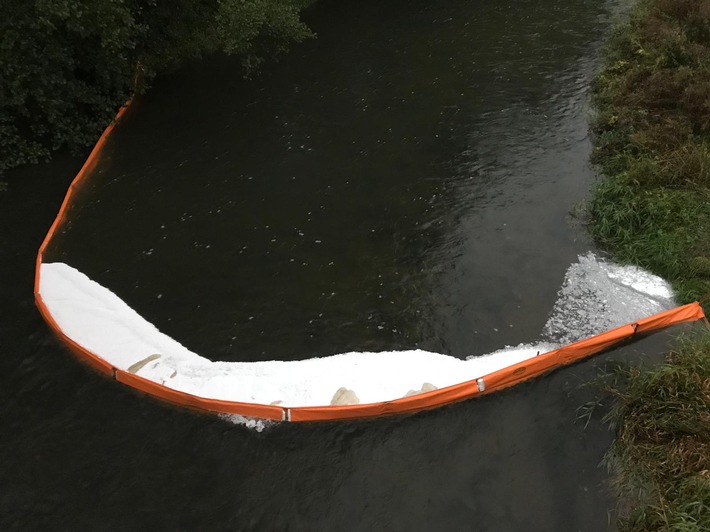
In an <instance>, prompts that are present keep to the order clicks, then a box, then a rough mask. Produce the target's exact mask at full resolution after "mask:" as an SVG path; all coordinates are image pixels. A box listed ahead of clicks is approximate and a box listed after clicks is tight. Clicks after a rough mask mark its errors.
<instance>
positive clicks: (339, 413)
mask: <svg viewBox="0 0 710 532" xmlns="http://www.w3.org/2000/svg"><path fill="white" fill-rule="evenodd" d="M129 103H130V102H127V103H126V105H124V106H123V107H122V108H121V110H120V111H119V112H118V114H117V116H116V119H115V120H114V121H113V122H112V123H111V124H110V125H109V126H108V127H107V128H106V130H105V131H104V132H103V134H102V135H101V137H100V138H99V140H98V142H97V143H96V146H94V149H93V150H92V152H91V154H90V155H89V158H88V159H87V161H86V163H85V164H84V166H83V167H82V168H81V170H80V171H79V173H78V174H77V176H76V177H75V178H74V180H73V181H72V184H71V186H70V187H69V190H68V191H67V194H66V196H65V198H64V201H63V203H62V206H61V208H60V209H59V213H58V214H57V217H56V219H55V220H54V222H53V223H52V226H51V227H50V229H49V232H48V233H47V236H46V237H45V239H44V241H43V242H42V245H41V247H40V249H39V252H38V254H37V261H36V266H35V286H34V292H35V302H36V304H37V307H38V309H39V311H40V313H41V314H42V316H43V318H44V319H45V320H46V322H47V324H48V325H49V326H50V328H51V329H52V330H53V331H54V333H55V334H56V335H57V336H58V337H59V339H60V340H61V341H62V342H64V344H66V346H67V347H68V348H69V349H71V350H72V351H73V352H74V353H75V354H76V355H77V356H79V357H80V358H82V359H83V360H85V361H86V362H87V363H89V364H90V365H91V366H92V367H94V368H96V369H97V370H99V371H100V372H102V373H104V374H106V375H109V376H111V377H113V378H114V379H116V380H117V381H119V382H122V383H124V384H126V385H128V386H130V387H132V388H135V389H137V390H140V391H142V392H145V393H147V394H149V395H152V396H155V397H158V398H160V399H163V400H165V401H168V402H171V403H174V404H177V405H181V406H186V407H191V408H195V409H198V410H204V411H208V412H216V413H225V414H239V415H243V416H249V417H256V418H263V419H271V420H277V421H326V420H344V419H355V418H365V417H378V416H384V415H390V414H404V413H411V412H417V411H420V410H426V409H430V408H435V407H438V406H443V405H446V404H449V403H455V402H458V401H462V400H464V399H469V398H472V397H476V396H479V395H485V394H488V393H491V392H494V391H497V390H502V389H504V388H507V387H509V386H513V385H515V384H518V383H520V382H523V381H526V380H529V379H532V378H534V377H537V376H538V375H541V374H543V373H547V372H549V371H551V370H553V369H556V368H559V367H561V366H564V365H567V364H571V363H572V362H576V361H578V360H582V359H584V358H587V357H589V356H591V355H594V354H596V353H599V352H601V351H604V350H605V349H608V348H610V347H612V346H614V345H617V344H619V343H621V342H623V341H625V340H628V339H630V338H632V337H633V336H634V335H636V334H641V333H647V332H650V331H654V330H658V329H661V328H665V327H668V326H670V325H674V324H678V323H686V322H693V321H697V320H700V319H703V318H705V315H704V313H703V309H702V307H701V305H700V303H697V302H696V303H691V304H689V305H685V306H682V307H677V308H674V309H671V310H668V311H666V312H662V313H660V314H655V315H653V316H649V317H648V318H644V319H641V320H638V321H637V322H634V323H630V324H628V325H624V326H622V327H617V328H616V329H612V330H610V331H607V332H605V333H602V334H598V335H596V336H592V337H591V338H587V339H584V340H581V341H579V342H575V343H572V344H569V345H566V346H563V347H560V348H558V349H555V350H553V351H550V352H548V353H544V354H541V355H538V356H536V357H534V358H531V359H528V360H525V361H523V362H520V363H518V364H514V365H511V366H508V367H506V368H503V369H501V370H498V371H495V372H493V373H489V374H487V375H482V376H481V377H478V378H476V379H473V380H470V381H466V382H461V383H459V384H454V385H452V386H448V387H445V388H440V389H437V390H433V391H430V392H425V393H421V394H418V395H413V396H410V397H402V398H399V399H394V400H392V401H384V402H379V403H368V404H358V405H344V406H340V405H325V406H304V407H286V406H280V405H279V406H277V405H265V404H257V403H245V402H237V401H227V400H219V399H211V398H207V397H200V396H196V395H191V394H188V393H185V392H182V391H179V390H175V389H173V388H170V387H168V386H165V385H163V384H159V383H157V382H154V381H151V380H148V379H145V378H143V377H140V376H138V375H135V374H133V373H129V372H127V371H124V370H122V369H120V368H117V367H115V366H114V365H112V364H111V363H110V362H108V361H106V360H105V359H104V358H102V357H101V356H99V355H98V354H96V353H94V352H92V351H90V350H89V349H87V348H86V347H84V346H82V345H80V344H79V343H78V342H76V341H75V340H74V339H72V338H70V337H69V336H68V335H67V334H65V333H64V331H63V330H62V329H61V327H60V326H59V325H58V324H57V322H56V320H55V319H54V317H53V316H52V313H51V312H50V310H49V309H48V307H47V305H46V304H45V303H44V301H43V299H42V295H41V293H40V269H41V265H42V257H43V254H44V251H45V249H46V247H47V245H48V244H49V242H50V241H51V240H52V237H53V235H54V233H55V231H56V230H57V227H58V226H59V225H60V224H61V223H62V221H63V219H64V217H65V215H66V211H67V209H68V208H69V206H70V205H71V202H72V199H73V197H74V189H75V188H76V187H77V185H79V184H80V182H81V181H82V180H84V179H85V178H86V177H87V175H88V174H89V172H90V170H91V169H92V168H93V167H94V165H95V164H96V161H97V159H98V156H99V153H100V151H101V148H102V147H103V145H104V144H105V142H106V139H107V137H108V135H109V134H110V132H111V130H112V129H113V127H114V125H115V123H116V121H117V120H118V119H120V117H121V116H122V115H123V113H124V112H125V110H126V108H127V106H128V104H129Z"/></svg>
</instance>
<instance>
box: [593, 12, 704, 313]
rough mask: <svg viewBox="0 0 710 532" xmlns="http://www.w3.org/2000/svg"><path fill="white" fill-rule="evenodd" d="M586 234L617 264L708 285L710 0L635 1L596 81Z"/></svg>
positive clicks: (695, 292)
mask: <svg viewBox="0 0 710 532" xmlns="http://www.w3.org/2000/svg"><path fill="white" fill-rule="evenodd" d="M593 94H594V105H595V108H596V109H597V116H596V117H595V119H594V121H593V124H592V129H593V130H594V132H595V149H594V153H593V156H592V160H593V162H594V163H596V164H597V165H598V166H599V168H600V169H601V171H602V173H603V174H605V176H606V179H604V180H602V181H601V182H600V183H599V184H598V185H597V186H596V188H595V190H594V192H593V199H592V201H591V203H590V216H591V224H590V227H591V231H592V235H593V236H594V237H595V239H596V240H597V242H599V244H600V245H601V246H602V247H604V248H606V249H608V250H609V251H611V252H612V253H613V254H614V255H615V257H616V258H617V259H618V260H620V261H621V262H625V263H631V264H637V265H639V266H642V267H644V268H647V269H649V270H651V271H652V272H654V273H656V274H658V275H661V276H663V277H665V278H667V279H669V280H670V281H671V282H672V283H673V285H674V288H675V289H676V291H677V293H678V298H679V300H680V301H682V302H689V301H692V300H696V299H699V298H700V297H702V295H703V294H705V293H706V292H708V291H710V259H708V257H710V0H641V2H640V3H639V4H638V5H637V7H636V8H635V10H634V11H633V13H632V14H631V17H630V20H629V22H628V23H626V24H624V25H623V26H621V27H619V28H618V29H617V31H616V32H615V34H614V35H613V37H612V39H611V41H610V44H609V46H608V48H607V55H606V60H605V66H604V68H603V70H602V71H601V72H600V73H599V75H598V76H597V78H596V80H595V84H594V92H593Z"/></svg>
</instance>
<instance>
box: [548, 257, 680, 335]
mask: <svg viewBox="0 0 710 532" xmlns="http://www.w3.org/2000/svg"><path fill="white" fill-rule="evenodd" d="M675 306H676V304H675V301H674V300H673V289H672V288H671V286H670V284H669V283H668V282H666V281H664V280H663V279H661V278H660V277H657V276H655V275H652V274H650V273H649V272H647V271H646V270H642V269H641V268H638V267H636V266H619V265H618V264H613V263H610V262H607V261H604V260H602V259H598V258H597V257H596V256H595V255H594V254H592V253H588V254H587V255H585V256H580V257H579V262H577V263H575V264H572V265H571V266H570V267H569V269H568V270H567V273H566V275H565V280H564V284H563V285H562V288H561V289H560V291H559V293H558V298H557V302H556V303H555V306H554V308H553V309H552V313H551V315H550V318H549V319H548V321H547V323H546V324H545V328H544V331H543V337H544V338H545V339H546V340H549V341H551V342H554V343H558V344H560V345H564V344H569V343H572V342H576V341H578V340H581V339H583V338H588V337H589V336H593V335H595V334H599V333H602V332H604V331H608V330H609V329H613V328H615V327H619V326H621V325H624V324H626V323H632V322H634V321H636V320H638V319H641V318H644V317H646V316H651V315H652V314H657V313H659V312H663V311H664V310H669V309H672V308H674V307H675Z"/></svg>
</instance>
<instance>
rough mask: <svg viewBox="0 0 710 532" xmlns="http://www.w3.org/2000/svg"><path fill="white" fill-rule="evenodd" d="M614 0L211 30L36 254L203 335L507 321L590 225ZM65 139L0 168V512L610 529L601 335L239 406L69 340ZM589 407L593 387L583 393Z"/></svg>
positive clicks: (214, 521) (92, 526) (368, 6)
mask: <svg viewBox="0 0 710 532" xmlns="http://www.w3.org/2000/svg"><path fill="white" fill-rule="evenodd" d="M622 3H623V2H620V1H617V0H613V1H609V2H603V1H583V0H567V1H561V0H544V1H538V2H525V1H521V2H510V3H505V2H504V3H501V2H493V1H487V0H477V1H468V2H465V1H460V0H452V1H447V2H443V1H437V2H431V1H426V2H425V1H406V2H405V1H394V0H392V1H389V2H375V1H364V2H363V1H360V2H354V1H341V2H335V1H332V0H331V1H328V0H322V2H321V3H320V4H319V5H317V6H316V8H314V9H312V10H311V11H310V12H309V13H308V14H307V19H308V21H309V24H310V25H311V26H312V27H313V29H314V30H315V31H316V32H317V34H318V38H317V39H315V40H312V41H309V42H307V43H304V44H303V45H300V46H297V47H295V49H294V50H293V51H292V52H290V53H289V54H288V55H286V56H283V57H282V58H281V60H280V61H279V62H278V63H271V64H268V65H266V66H265V67H264V68H263V70H262V72H261V73H260V75H259V76H257V77H255V78H254V79H252V80H243V79H242V78H241V73H240V70H239V66H238V62H235V61H234V60H232V59H228V58H220V57H216V58H208V59H206V60H204V61H201V62H199V63H195V64H191V65H188V66H186V67H185V68H183V69H181V70H180V71H178V72H176V73H174V74H171V75H167V76H164V77H163V78H161V79H160V80H158V81H157V82H156V83H155V84H154V87H153V89H152V90H151V91H150V92H149V93H148V94H147V95H146V96H144V97H140V98H138V99H137V101H136V102H135V104H134V105H133V106H132V107H131V108H130V109H129V111H128V113H127V115H126V118H125V119H124V120H123V121H122V122H121V124H120V125H119V126H118V128H117V129H116V130H115V132H114V134H113V135H112V137H111V139H110V142H109V143H108V145H107V148H106V150H105V152H104V154H103V156H102V160H101V163H100V165H99V167H98V168H97V169H96V171H95V172H94V174H93V175H92V176H91V178H90V180H89V182H88V184H87V185H86V187H85V188H84V189H82V190H81V192H80V201H78V202H77V203H76V204H75V206H74V207H73V208H72V209H71V210H70V213H69V220H68V221H67V223H66V224H65V225H64V226H63V227H62V231H61V232H60V233H59V234H58V235H57V238H56V239H55V240H54V242H53V244H52V246H51V247H50V249H49V251H48V253H47V255H46V260H47V261H54V260H59V261H64V262H67V263H68V264H70V265H72V266H74V267H76V268H78V269H79V270H81V271H83V272H84V273H86V274H87V275H89V277H91V278H93V279H95V280H97V281H99V282H100V283H101V284H103V285H104V286H106V287H108V288H110V289H111V290H113V291H114V292H116V293H117V294H118V295H119V296H120V297H121V298H123V299H124V300H125V301H126V302H128V303H129V304H130V305H131V306H132V307H133V308H135V309H136V310H137V311H138V312H139V313H140V314H142V315H143V316H144V317H145V318H146V319H148V320H149V321H151V322H153V323H155V324H156V325H157V326H158V327H159V328H160V329H161V330H162V331H163V332H165V333H167V334H169V335H171V336H173V337H174V338H176V339H177V340H179V341H180V342H182V343H183V344H184V345H186V346H187V347H188V348H190V349H191V350H193V351H196V352H198V353H200V354H203V355H205V356H207V357H209V358H212V359H214V360H268V359H273V358H277V359H299V358H310V357H313V356H323V355H328V354H333V353H339V352H346V351H350V350H360V351H364V350H371V351H378V350H386V349H408V348H414V347H420V348H423V349H427V350H431V351H437V352H441V353H447V354H451V355H454V356H458V357H464V356H466V355H475V354H482V353H486V352H489V351H491V350H494V349H497V348H500V347H503V346H505V345H515V344H518V343H520V342H532V341H535V340H537V339H538V338H539V337H540V333H541V330H542V327H543V325H544V323H545V321H546V319H547V317H548V314H549V312H550V310H551V309H552V306H553V304H554V302H555V299H556V293H557V291H558V289H559V288H560V285H561V283H562V280H563V277H564V272H565V270H566V269H567V267H568V266H569V265H570V263H572V262H574V261H575V260H576V258H577V255H578V254H580V253H584V252H586V251H587V250H589V249H590V248H591V243H590V242H589V240H588V237H587V236H586V233H585V231H584V228H583V227H581V226H580V225H579V224H577V223H575V222H574V218H573V217H572V216H571V215H570V212H572V211H574V209H575V206H576V205H577V204H578V203H580V202H581V201H583V200H584V199H585V197H586V195H587V193H588V190H589V188H590V186H591V184H592V183H593V180H594V173H593V170H592V169H591V168H590V167H589V164H588V158H589V152H590V141H589V137H588V114H589V112H590V111H589V104H588V90H589V83H590V80H591V77H592V75H593V73H594V70H595V68H596V65H597V61H598V52H599V46H600V44H601V43H602V42H603V39H604V37H605V35H606V34H607V32H608V30H609V27H610V23H611V20H612V19H613V15H614V13H615V12H617V11H618V10H619V9H620V5H621V4H622ZM80 166H81V161H80V160H78V159H76V158H70V157H57V158H56V159H55V161H54V162H53V163H52V164H49V165H44V166H39V167H32V168H25V169H21V170H19V171H17V172H15V173H14V174H12V175H11V176H9V177H10V190H9V191H8V192H6V193H4V194H1V195H0V223H1V224H2V226H1V229H2V231H1V232H0V237H1V238H2V240H1V241H0V244H1V247H0V254H2V260H1V261H0V275H2V280H3V285H2V286H3V303H2V304H1V308H2V311H1V315H2V321H1V328H0V342H1V344H0V345H2V347H3V349H2V357H0V398H2V405H3V406H2V408H1V409H0V431H1V435H2V438H1V439H0V444H1V445H2V446H1V447H0V486H2V490H0V529H2V530H9V529H17V530H45V529H52V530H97V529H100V530H132V529H138V530H144V529H145V530H148V529H151V530H152V529H161V530H163V529H165V530H176V529H177V530H474V529H475V530H492V531H498V530H502V531H505V530H526V531H530V530H540V531H550V530H555V531H568V530H569V531H573V530H574V531H577V530H584V531H598V530H605V529H608V527H609V525H608V523H609V520H610V519H611V517H610V515H611V509H612V508H613V506H614V501H613V498H612V497H611V495H610V493H609V491H608V489H607V486H606V482H607V475H606V472H605V470H604V469H603V468H600V467H599V462H600V461H601V458H602V455H603V453H604V451H605V449H606V447H607V446H608V444H609V442H610V441H611V438H612V434H611V433H610V432H609V431H608V430H607V429H606V428H605V427H604V426H603V425H602V424H601V423H600V420H599V417H600V414H599V413H595V415H594V416H592V418H591V419H590V420H589V423H588V425H586V427H585V423H584V422H580V421H579V420H576V409H577V408H578V407H579V406H580V405H581V404H583V403H584V402H586V401H589V400H591V399H593V398H594V397H595V391H594V390H593V389H590V388H588V387H584V386H583V384H584V383H585V382H586V381H588V380H589V379H591V378H592V377H594V376H595V375H597V374H598V372H599V370H598V367H599V366H601V365H604V364H606V362H607V361H608V360H609V358H610V357H611V358H614V359H622V360H632V359H636V358H638V356H639V353H641V352H646V353H653V352H655V351H658V350H659V349H660V348H661V346H662V343H663V342H662V338H660V337H655V338H650V339H647V340H644V341H642V342H639V343H636V344H634V345H633V346H629V347H627V348H625V349H620V350H617V351H615V352H613V353H611V354H609V355H605V356H603V357H599V358H597V359H594V360H592V361H588V362H585V363H582V364H578V365H576V366H574V367H572V368H568V369H564V370H561V371H558V372H556V373H553V374H552V375H549V376H546V377H543V378H540V379H537V380H535V381H533V382H530V383H527V384H523V385H520V386H518V387H516V388H514V389H511V390H508V391H505V392H501V393H498V394H494V395H492V396H487V397H484V398H482V399H478V400H473V401H468V402H466V403H462V404H458V405H453V406H450V407H446V408H442V409H438V410H435V411H432V412H426V413H421V414H418V415H414V416H408V417H397V418H390V419H381V420H375V421H368V422H349V423H327V424H310V425H286V424H282V425H277V426H274V427H271V428H269V429H267V430H266V431H264V432H261V433H257V432H254V431H251V430H248V429H246V428H244V427H242V426H239V425H232V424H230V423H227V422H225V421H222V420H220V419H217V418H214V417H212V416H205V415H200V414H196V413H192V412H189V411H186V410H183V409H179V408H173V407H171V406H168V405H165V404H162V403H159V402H156V401H154V400H152V399H149V398H146V397H144V396H141V395H140V394H138V393H135V392H133V391H131V390H129V389H127V388H125V387H123V386H122V385H119V384H117V383H115V382H112V381H108V380H106V379H104V378H102V377H101V376H99V375H98V374H96V373H94V372H92V371H91V370H89V369H87V368H86V367H85V366H83V365H82V364H81V363H79V362H78V361H76V360H75V359H74V358H73V357H72V356H71V355H70V354H69V353H68V352H67V351H66V350H65V349H64V348H63V347H62V346H61V345H60V344H59V343H58V342H57V341H56V340H55V339H54V338H53V337H52V336H51V334H50V333H49V331H48V328H47V327H46V325H45V324H44V322H43V321H42V320H41V318H40V317H39V314H38V313H37V312H36V310H35V308H34V306H33V299H32V282H33V267H34V263H33V261H34V254H35V253H36V250H37V248H38V247H39V244H40V242H41V239H42V238H43V236H44V233H45V232H46V230H47V229H48V228H49V225H50V224H51V221H52V219H53V217H54V215H55V213H56V211H57V209H58V208H59V205H60V203H61V199H62V197H63V195H64V191H65V190H66V187H67V186H68V183H69V182H70V181H71V178H72V177H73V175H74V174H75V173H76V172H77V171H78V169H79V167H80ZM602 410H603V409H602Z"/></svg>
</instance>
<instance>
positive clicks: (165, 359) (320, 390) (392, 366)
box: [40, 254, 672, 430]
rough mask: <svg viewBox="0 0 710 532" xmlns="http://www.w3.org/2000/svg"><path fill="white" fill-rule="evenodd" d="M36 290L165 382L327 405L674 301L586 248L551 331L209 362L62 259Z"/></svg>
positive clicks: (190, 389)
mask: <svg viewBox="0 0 710 532" xmlns="http://www.w3.org/2000/svg"><path fill="white" fill-rule="evenodd" d="M40 293H41V295H42V299H43V300H44V303H45V304H46V306H47V308H48V310H49V311H50V313H51V314H52V316H53V317H54V319H55V320H56V322H57V324H58V325H59V327H60V328H61V329H62V331H64V333H65V334H66V335H67V336H68V337H70V338H71V339H72V340H74V341H75V342H77V343H78V344H79V345H81V346H83V347H84V348H86V349H87V350H89V351H91V352H92V353H94V354H96V355H98V356H100V357H101V358H103V359H104V360H106V361H108V362H109V363H110V364H112V365H113V366H115V367H117V368H119V369H122V370H124V371H129V368H130V369H131V370H132V371H134V372H135V373H136V374H138V375H140V376H141V377H144V378H147V379H149V380H151V381H154V382H157V383H159V384H162V385H164V386H167V387H168V388H172V389H175V390H179V391H182V392H186V393H189V394H193V395H197V396H201V397H205V398H213V399H222V400H228V401H240V402H248V403H261V404H267V405H268V404H278V405H279V406H284V407H298V406H323V405H329V404H330V402H331V399H332V398H333V396H334V394H335V393H336V391H337V390H338V389H339V388H341V387H345V388H348V389H350V390H353V391H354V392H355V394H356V395H357V397H358V398H359V400H360V404H365V403H374V402H382V401H389V400H393V399H397V398H400V397H403V396H405V395H406V394H407V392H408V391H409V390H419V389H421V388H422V385H423V384H424V383H431V384H433V385H434V386H436V387H437V388H443V387H446V386H450V385H453V384H457V383H460V382H464V381H469V380H473V379H476V378H478V377H481V376H483V375H486V374H488V373H491V372H493V371H497V370H499V369H501V368H504V367H506V366H509V365H512V364H516V363H518V362H521V361H523V360H527V359H529V358H532V357H534V356H536V355H537V354H539V353H545V352H547V351H550V350H552V349H554V348H555V347H557V346H558V345H559V343H560V342H564V343H566V342H567V341H571V340H570V338H573V339H575V340H576V339H579V338H581V337H584V336H590V335H592V334H596V333H599V332H602V331H604V330H606V329H608V328H610V326H609V324H613V325H611V326H616V325H622V324H624V323H628V322H630V321H633V320H637V319H640V318H642V317H645V316H647V315H650V314H653V313H655V312H658V311H660V310H663V308H666V307H668V308H670V305H671V304H672V300H671V297H672V294H671V292H670V289H669V287H668V285H667V284H666V283H664V282H663V281H662V280H660V279H659V278H657V277H654V276H651V275H650V274H648V273H647V272H645V271H643V270H639V269H638V268H622V267H619V266H616V265H612V264H609V263H605V262H603V261H597V260H596V258H595V257H594V256H593V255H591V254H590V255H588V256H586V257H580V262H579V263H578V264H575V265H572V267H571V268H570V271H569V272H568V274H567V278H566V280H565V285H564V286H563V288H562V290H561V292H560V300H559V301H558V303H557V304H556V305H555V309H554V311H553V314H552V317H551V318H550V321H549V322H548V324H547V326H546V328H545V332H546V336H547V338H548V339H549V340H550V341H546V342H541V343H537V344H531V345H520V346H517V347H512V348H511V347H507V348H505V349H501V350H499V351H496V352H494V353H491V354H489V355H484V356H475V357H469V358H468V359H466V360H461V359H458V358H454V357H451V356H447V355H442V354H438V353H431V352H427V351H422V350H411V351H385V352H379V353H361V352H352V353H343V354H338V355H333V356H328V357H323V358H312V359H308V360H301V361H288V362H284V361H275V360H272V361H266V362H213V361H211V360H209V359H207V358H204V357H202V356H200V355H198V354H196V353H194V352H192V351H190V350H189V349H187V348H185V347H184V346H183V345H181V344H180V343H178V342H177V341H175V340H174V339H172V338H170V337H169V336H167V335H165V334H163V333H161V332H160V331H159V330H158V329H157V328H156V327H155V326H154V325H152V324H151V323H148V322H147V321H146V320H145V319H144V318H142V317H141V316H140V315H139V314H138V313H136V312H135V311H134V310H133V309H131V308H130V307H129V306H128V305H127V304H126V303H125V302H124V301H122V300H121V299H120V298H119V297H118V296H116V295H115V294H114V293H113V292H111V291H110V290H108V289H107V288H104V287H103V286H101V285H100V284H98V283H96V282H95V281H92V280H91V279H89V278H88V277H87V276H86V275H84V274H83V273H81V272H79V271H78V270H76V269H74V268H72V267H71V266H68V265H67V264H64V263H47V264H42V266H41V270H40ZM630 294H631V296H633V297H631V296H630ZM659 305H660V306H663V305H665V306H666V307H663V308H660V307H659ZM151 355H160V356H159V357H155V356H151ZM149 357H150V358H149ZM229 419H230V420H231V421H233V422H240V423H244V424H247V426H250V423H251V424H252V425H253V427H252V428H255V429H256V430H263V428H264V427H265V425H263V424H262V425H259V424H258V423H256V421H254V420H250V419H249V418H242V417H241V416H229Z"/></svg>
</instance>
